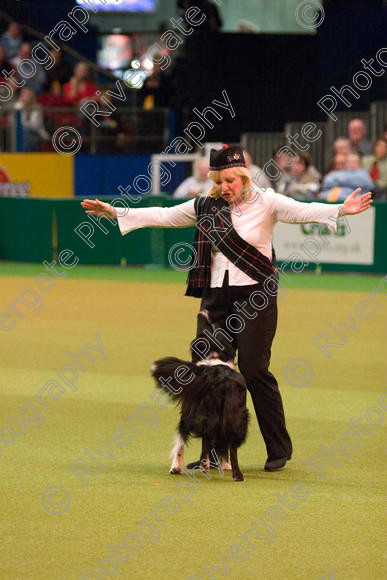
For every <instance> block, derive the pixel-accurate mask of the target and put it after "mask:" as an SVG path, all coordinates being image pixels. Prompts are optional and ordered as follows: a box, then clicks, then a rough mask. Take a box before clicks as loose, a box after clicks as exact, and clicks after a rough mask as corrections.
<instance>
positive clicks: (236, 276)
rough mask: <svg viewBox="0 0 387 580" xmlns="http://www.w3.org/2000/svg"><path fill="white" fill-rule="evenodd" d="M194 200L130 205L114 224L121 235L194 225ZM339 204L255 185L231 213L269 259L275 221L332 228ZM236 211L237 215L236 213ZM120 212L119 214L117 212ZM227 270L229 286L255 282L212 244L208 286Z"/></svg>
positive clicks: (240, 231)
mask: <svg viewBox="0 0 387 580" xmlns="http://www.w3.org/2000/svg"><path fill="white" fill-rule="evenodd" d="M194 203H195V200H194V199H192V200H190V201H187V202H185V203H182V204H180V205H176V206H173V207H149V208H130V209H129V211H127V210H126V211H125V212H122V213H121V212H120V208H119V207H117V206H116V207H115V210H116V211H117V213H118V217H117V219H118V225H119V228H120V231H121V233H122V235H125V234H128V233H129V232H132V231H133V230H137V229H139V228H146V227H167V228H185V227H189V226H194V225H195V224H196V213H195V208H194ZM340 207H341V206H340V205H336V204H323V203H317V202H312V203H302V202H299V201H295V200H294V199H291V198H289V197H285V196H283V195H281V194H279V193H275V192H274V191H273V190H272V189H267V190H266V191H265V192H263V191H262V190H260V189H258V188H256V189H255V196H254V197H252V201H249V202H245V201H243V202H241V203H240V204H239V212H238V208H236V210H235V213H232V214H231V219H232V223H233V226H234V228H235V230H236V231H237V233H238V234H239V235H240V237H241V238H243V239H244V240H245V241H246V242H248V243H249V244H251V245H252V246H254V247H255V248H257V249H258V250H259V251H260V252H262V254H264V255H265V256H267V257H268V258H269V259H271V256H272V244H271V240H272V236H273V231H274V226H275V224H276V223H277V222H284V223H290V224H299V223H308V222H317V223H323V224H326V225H328V226H329V227H330V228H331V229H332V230H333V231H336V224H337V219H338V217H339V208H340ZM237 213H239V214H240V215H236V214H237ZM120 214H121V215H120ZM226 270H228V273H229V285H230V286H247V285H250V284H256V283H257V282H256V280H253V278H250V276H248V275H247V274H245V273H244V272H242V271H241V270H240V269H239V268H238V267H237V266H235V265H234V264H233V263H232V262H230V261H229V260H228V259H227V258H226V256H224V254H222V253H221V252H220V251H218V250H217V249H216V248H215V247H214V246H213V250H212V254H211V288H220V287H221V286H222V284H223V279H224V274H225V272H226Z"/></svg>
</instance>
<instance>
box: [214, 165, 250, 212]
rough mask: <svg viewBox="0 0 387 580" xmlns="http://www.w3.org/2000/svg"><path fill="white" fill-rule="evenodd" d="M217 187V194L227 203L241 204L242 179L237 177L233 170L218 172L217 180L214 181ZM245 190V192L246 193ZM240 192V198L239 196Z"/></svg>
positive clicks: (242, 197) (242, 198) (242, 199)
mask: <svg viewBox="0 0 387 580" xmlns="http://www.w3.org/2000/svg"><path fill="white" fill-rule="evenodd" d="M215 183H216V185H217V186H218V187H219V193H220V194H221V196H222V197H223V198H224V199H225V200H226V201H227V202H228V203H230V204H231V203H232V202H236V203H238V204H239V203H241V202H243V201H244V195H243V191H242V190H243V188H244V183H243V180H242V177H241V176H240V175H237V173H236V171H235V169H233V168H232V167H231V168H229V169H222V170H221V171H219V175H218V179H217V180H216V181H215ZM246 191H247V190H245V192H246ZM241 192H242V196H241Z"/></svg>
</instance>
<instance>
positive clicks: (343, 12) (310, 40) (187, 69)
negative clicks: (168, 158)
mask: <svg viewBox="0 0 387 580" xmlns="http://www.w3.org/2000/svg"><path fill="white" fill-rule="evenodd" d="M268 1H269V0H268ZM171 2H173V0H171ZM5 5H6V9H8V11H9V12H11V13H12V14H13V15H14V16H15V18H17V19H18V20H20V21H21V22H24V23H29V24H31V25H32V26H35V27H37V28H40V29H41V30H44V31H46V32H48V31H49V30H50V29H52V28H53V27H54V26H55V24H56V23H57V22H58V21H59V20H61V19H66V14H67V12H68V11H69V10H71V8H72V7H73V6H74V2H73V1H72V0H62V1H60V2H58V1H51V2H48V1H47V0H24V1H22V2H16V1H15V0H6V1H5ZM323 5H324V10H325V19H324V22H323V23H322V24H321V26H319V27H318V29H317V34H315V35H310V34H289V35H284V34H253V35H246V34H232V33H228V34H224V33H223V34H201V33H200V32H199V30H197V31H196V32H195V34H193V35H192V36H191V37H188V42H187V46H186V55H185V57H184V58H180V59H178V61H177V62H176V69H175V70H174V71H171V70H168V71H167V73H168V75H169V76H168V79H169V82H170V84H171V94H172V95H173V98H172V100H171V104H172V106H173V107H174V108H176V109H177V110H178V111H179V115H178V119H179V121H180V125H179V126H178V130H181V128H182V127H184V126H186V123H187V122H188V121H189V120H190V118H192V119H193V117H191V111H192V108H193V107H197V108H199V109H203V108H204V107H205V106H208V105H210V104H211V101H212V100H213V99H214V98H215V99H219V98H220V95H221V92H222V90H223V89H226V90H227V93H228V95H229V97H230V100H231V102H232V104H233V106H234V109H235V112H236V117H235V119H231V118H230V117H229V115H228V113H227V112H225V115H224V116H223V117H224V121H223V122H222V127H221V129H220V127H219V124H218V126H216V125H215V129H214V130H213V131H211V134H210V133H209V134H208V136H207V138H208V139H210V140H215V141H216V140H219V139H220V140H228V141H236V140H238V139H239V135H240V133H241V132H243V131H281V130H282V129H283V125H284V123H285V122H287V121H306V120H308V121H314V120H325V116H324V113H323V111H322V110H321V109H320V108H319V107H318V106H317V101H318V100H319V99H320V98H321V97H322V96H324V95H325V94H327V93H329V92H330V87H331V86H335V87H336V88H337V89H340V88H341V87H342V86H343V85H344V84H350V85H351V84H352V77H353V74H354V73H355V72H356V71H358V70H363V66H362V64H361V62H360V61H361V59H362V58H364V59H367V60H369V59H371V58H374V57H375V55H376V52H377V51H378V50H379V49H380V48H382V47H383V41H384V36H383V33H384V32H385V15H386V3H385V2H383V0H339V1H337V0H326V1H325V2H324V3H323ZM96 35H97V31H96V30H95V29H91V30H90V32H89V33H88V34H84V33H82V32H80V33H78V34H77V35H76V36H74V38H73V39H72V41H71V46H72V47H74V48H76V49H77V50H79V51H80V52H82V53H83V54H85V55H86V56H87V57H89V58H91V59H93V60H95V56H96V46H97V42H96ZM386 76H387V75H383V76H382V77H380V78H374V79H373V83H372V86H371V88H370V89H368V90H367V91H364V92H363V93H362V94H361V98H360V99H359V100H358V101H355V102H354V105H353V107H352V108H353V109H354V110H362V109H367V108H368V107H369V104H370V102H372V101H373V100H383V98H384V95H385V86H386ZM340 109H341V110H347V109H346V107H345V105H344V104H340V103H339V106H338V110H340ZM228 117H229V118H228Z"/></svg>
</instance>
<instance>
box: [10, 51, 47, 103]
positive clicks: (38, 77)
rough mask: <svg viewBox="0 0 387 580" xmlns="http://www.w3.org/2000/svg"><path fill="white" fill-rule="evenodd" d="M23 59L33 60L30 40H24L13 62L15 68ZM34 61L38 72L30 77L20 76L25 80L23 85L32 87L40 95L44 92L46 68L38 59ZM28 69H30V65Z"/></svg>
mask: <svg viewBox="0 0 387 580" xmlns="http://www.w3.org/2000/svg"><path fill="white" fill-rule="evenodd" d="M22 60H33V59H31V45H30V43H29V42H23V44H22V45H21V46H20V49H19V52H18V53H17V56H16V57H15V58H14V59H13V60H12V64H13V65H14V67H15V68H17V66H18V65H20V62H21V61H22ZM33 62H34V64H35V67H36V72H35V73H34V74H33V75H32V76H31V77H30V78H27V77H23V75H22V74H20V75H19V76H20V80H21V81H25V84H24V85H23V87H24V88H26V89H31V90H32V91H33V92H34V93H36V94H37V95H38V94H40V93H41V92H42V89H43V86H44V83H45V82H46V70H45V69H44V67H43V66H42V65H41V64H38V63H37V62H36V61H33ZM19 70H20V68H19ZM28 70H30V67H29V69H28Z"/></svg>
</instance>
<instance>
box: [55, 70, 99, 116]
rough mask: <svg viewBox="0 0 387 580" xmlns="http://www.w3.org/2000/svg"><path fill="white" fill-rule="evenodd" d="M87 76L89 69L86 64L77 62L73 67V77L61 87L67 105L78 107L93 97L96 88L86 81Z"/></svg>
mask: <svg viewBox="0 0 387 580" xmlns="http://www.w3.org/2000/svg"><path fill="white" fill-rule="evenodd" d="M88 76H89V67H88V66H87V64H86V63H84V62H79V63H78V64H77V65H75V68H74V75H73V76H72V77H71V79H70V80H69V82H68V83H66V84H65V85H64V86H63V96H64V98H65V99H66V101H67V102H68V103H69V104H71V105H74V106H79V105H82V103H83V102H84V101H87V100H88V99H90V98H91V97H94V96H95V93H96V91H97V86H96V85H95V84H94V83H93V82H92V81H89V80H88Z"/></svg>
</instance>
